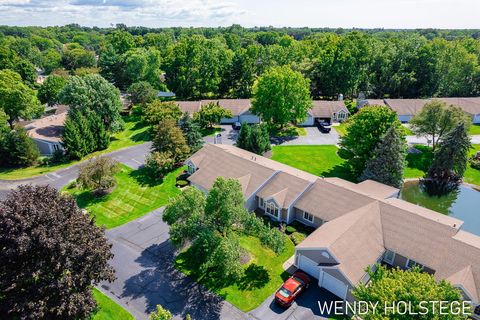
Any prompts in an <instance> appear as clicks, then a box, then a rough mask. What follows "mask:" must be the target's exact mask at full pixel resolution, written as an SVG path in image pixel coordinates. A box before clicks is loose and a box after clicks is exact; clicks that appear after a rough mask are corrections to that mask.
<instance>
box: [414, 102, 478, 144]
mask: <svg viewBox="0 0 480 320" xmlns="http://www.w3.org/2000/svg"><path fill="white" fill-rule="evenodd" d="M471 122H472V120H471V119H470V117H469V116H468V115H467V114H466V113H465V112H463V110H462V109H460V108H459V107H455V106H453V105H450V106H447V104H446V103H445V102H443V101H440V100H433V101H431V102H429V103H427V104H426V105H425V106H424V107H423V109H422V111H420V112H419V113H418V114H417V115H415V116H414V117H413V118H412V120H411V121H410V124H411V126H412V130H413V131H414V132H415V133H416V134H417V135H421V136H428V137H432V147H433V150H434V151H435V148H436V146H437V143H438V141H440V140H441V139H442V138H443V137H444V136H445V135H446V134H447V133H448V132H450V131H451V130H452V129H453V128H455V127H456V126H457V125H458V124H459V123H463V124H464V125H465V126H466V127H467V129H468V127H469V126H470V124H471Z"/></svg>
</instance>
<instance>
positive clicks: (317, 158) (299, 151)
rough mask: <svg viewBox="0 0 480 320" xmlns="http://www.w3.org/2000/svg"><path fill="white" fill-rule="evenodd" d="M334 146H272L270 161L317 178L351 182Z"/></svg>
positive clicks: (344, 163) (345, 165) (344, 164)
mask: <svg viewBox="0 0 480 320" xmlns="http://www.w3.org/2000/svg"><path fill="white" fill-rule="evenodd" d="M337 151H338V148H337V147H336V146H329V145H323V146H274V147H273V148H272V159H273V160H276V161H279V162H282V163H285V164H288V165H290V166H292V167H295V168H298V169H300V170H303V171H307V172H310V173H312V174H314V175H317V176H324V177H339V178H343V179H347V180H352V179H353V177H352V175H351V173H350V170H349V168H348V166H347V164H346V162H345V160H343V159H342V158H340V157H339V156H338V154H337Z"/></svg>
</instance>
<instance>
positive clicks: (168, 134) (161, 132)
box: [152, 119, 190, 162]
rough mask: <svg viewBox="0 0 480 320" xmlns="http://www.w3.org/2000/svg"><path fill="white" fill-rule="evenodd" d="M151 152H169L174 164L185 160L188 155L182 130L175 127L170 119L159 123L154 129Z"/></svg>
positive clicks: (188, 149) (188, 151) (188, 150)
mask: <svg viewBox="0 0 480 320" xmlns="http://www.w3.org/2000/svg"><path fill="white" fill-rule="evenodd" d="M154 134H155V136H154V138H153V146H152V148H153V150H154V151H157V152H169V153H170V154H171V156H172V159H174V161H175V162H180V161H183V160H185V158H186V157H187V156H188V155H189V153H190V148H189V147H188V145H187V142H186V141H185V137H184V136H183V132H182V130H181V129H180V128H179V127H177V125H176V122H175V121H174V120H172V119H166V120H163V121H161V122H160V123H159V124H158V125H157V126H156V127H155V129H154Z"/></svg>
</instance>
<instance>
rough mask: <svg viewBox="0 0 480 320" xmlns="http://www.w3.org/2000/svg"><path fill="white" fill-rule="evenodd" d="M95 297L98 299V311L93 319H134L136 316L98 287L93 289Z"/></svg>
mask: <svg viewBox="0 0 480 320" xmlns="http://www.w3.org/2000/svg"><path fill="white" fill-rule="evenodd" d="M93 297H94V298H95V301H97V311H96V312H95V313H94V314H93V315H92V317H91V320H134V319H135V318H134V317H133V316H132V315H131V314H130V313H129V312H128V311H127V310H125V309H123V308H122V307H121V306H120V305H118V304H117V303H116V302H115V301H113V300H112V299H110V298H109V297H107V296H106V295H104V294H103V293H102V292H100V291H99V290H97V289H95V288H94V289H93Z"/></svg>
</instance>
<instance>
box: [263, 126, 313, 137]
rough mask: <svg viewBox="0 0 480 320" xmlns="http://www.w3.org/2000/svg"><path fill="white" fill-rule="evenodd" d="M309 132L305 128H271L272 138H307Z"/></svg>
mask: <svg viewBox="0 0 480 320" xmlns="http://www.w3.org/2000/svg"><path fill="white" fill-rule="evenodd" d="M306 135H307V130H305V128H303V127H297V126H292V125H290V126H287V127H285V128H283V129H279V128H270V136H272V137H281V138H282V137H298V136H306Z"/></svg>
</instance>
